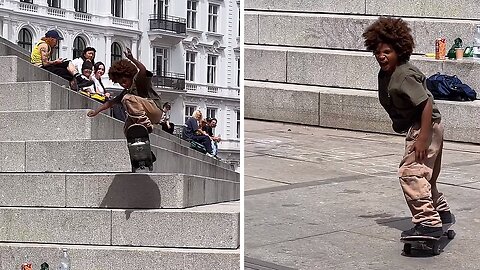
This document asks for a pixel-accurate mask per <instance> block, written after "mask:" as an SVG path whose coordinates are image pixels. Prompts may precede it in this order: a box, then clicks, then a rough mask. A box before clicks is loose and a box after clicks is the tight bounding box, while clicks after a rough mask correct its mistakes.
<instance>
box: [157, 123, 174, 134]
mask: <svg viewBox="0 0 480 270" xmlns="http://www.w3.org/2000/svg"><path fill="white" fill-rule="evenodd" d="M160 125H162V130H163V131H166V132H168V133H170V134H173V131H174V130H175V125H174V124H173V123H170V127H169V126H168V125H167V123H161V124H160Z"/></svg>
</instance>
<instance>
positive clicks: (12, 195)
mask: <svg viewBox="0 0 480 270" xmlns="http://www.w3.org/2000/svg"><path fill="white" fill-rule="evenodd" d="M2 171H3V170H2ZM0 183H2V188H1V189H0V205H2V206H22V207H26V206H40V207H42V206H43V207H64V206H65V175H59V174H20V173H13V174H12V173H8V174H5V173H2V174H0Z"/></svg>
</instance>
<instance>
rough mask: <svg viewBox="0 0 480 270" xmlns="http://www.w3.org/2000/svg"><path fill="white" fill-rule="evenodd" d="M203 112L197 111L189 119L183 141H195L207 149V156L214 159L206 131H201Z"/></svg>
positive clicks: (184, 129) (184, 130)
mask: <svg viewBox="0 0 480 270" xmlns="http://www.w3.org/2000/svg"><path fill="white" fill-rule="evenodd" d="M201 123H202V111H200V110H196V111H195V112H193V115H192V117H190V118H188V119H187V121H186V122H185V126H184V128H183V136H182V137H183V139H184V140H187V141H195V142H197V143H200V144H201V145H203V146H204V147H205V150H206V151H207V156H210V157H213V150H212V142H211V140H210V137H209V136H208V135H206V133H205V131H203V130H202V129H201Z"/></svg>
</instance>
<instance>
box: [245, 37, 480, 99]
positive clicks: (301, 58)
mask: <svg viewBox="0 0 480 270" xmlns="http://www.w3.org/2000/svg"><path fill="white" fill-rule="evenodd" d="M245 61H246V63H249V64H248V65H245V79H246V80H259V81H269V82H281V83H293V84H301V85H318V86H326V87H340V88H354V89H367V90H368V89H370V90H377V89H378V82H377V74H378V71H379V66H378V64H377V62H376V61H375V58H374V57H373V56H372V54H371V53H367V52H351V51H338V50H327V49H305V48H294V47H281V46H268V47H266V46H258V45H245ZM411 62H412V63H413V64H414V65H416V66H417V67H418V68H419V69H420V70H421V71H422V72H423V73H424V74H425V75H426V76H430V75H432V74H435V73H437V72H441V73H446V74H449V75H457V76H458V77H459V78H460V79H461V80H462V81H463V82H464V83H466V84H468V85H470V86H471V87H472V88H473V89H477V90H478V91H480V80H477V75H478V73H479V72H480V61H478V60H467V59H465V60H462V61H456V60H435V59H431V58H427V57H423V56H412V58H411Z"/></svg>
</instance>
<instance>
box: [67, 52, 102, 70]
mask: <svg viewBox="0 0 480 270" xmlns="http://www.w3.org/2000/svg"><path fill="white" fill-rule="evenodd" d="M96 52H97V51H96V50H95V49H94V48H92V47H86V48H85V49H84V50H83V52H82V55H81V56H80V57H78V58H75V59H73V60H72V63H73V65H74V66H75V68H77V70H81V69H82V65H83V62H85V61H90V62H91V63H92V65H94V64H95V53H96Z"/></svg>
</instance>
